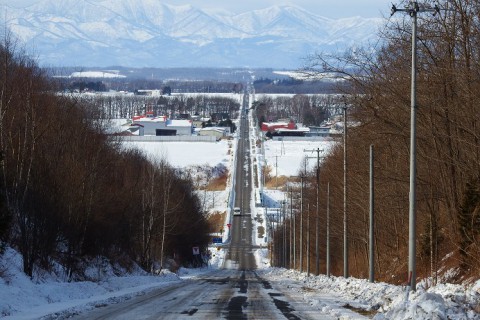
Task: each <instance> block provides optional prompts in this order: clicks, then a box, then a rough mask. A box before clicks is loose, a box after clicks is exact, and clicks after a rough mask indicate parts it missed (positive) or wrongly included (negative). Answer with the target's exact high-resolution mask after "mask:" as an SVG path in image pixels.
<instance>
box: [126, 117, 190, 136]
mask: <svg viewBox="0 0 480 320" xmlns="http://www.w3.org/2000/svg"><path fill="white" fill-rule="evenodd" d="M132 126H138V127H140V130H139V135H141V136H143V135H145V136H191V135H192V133H193V124H192V121H191V120H170V119H168V118H167V117H165V116H160V117H150V116H147V117H138V116H137V117H134V118H133V121H132Z"/></svg>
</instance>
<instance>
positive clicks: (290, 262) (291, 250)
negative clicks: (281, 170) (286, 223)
mask: <svg viewBox="0 0 480 320" xmlns="http://www.w3.org/2000/svg"><path fill="white" fill-rule="evenodd" d="M288 191H289V190H288V185H287V197H288ZM291 194H292V189H290V195H291ZM292 207H293V206H292V196H290V230H289V231H290V236H289V239H290V245H289V246H288V248H289V252H288V268H289V269H291V268H292V253H293V246H294V243H293V239H292V223H293V221H292V219H293V214H292V213H293V208H292Z"/></svg>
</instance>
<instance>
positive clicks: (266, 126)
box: [261, 120, 297, 132]
mask: <svg viewBox="0 0 480 320" xmlns="http://www.w3.org/2000/svg"><path fill="white" fill-rule="evenodd" d="M261 129H262V131H264V132H266V131H268V132H273V131H275V130H277V129H290V130H295V129H297V125H296V124H295V122H293V121H292V120H290V122H286V121H285V122H283V121H281V122H280V121H279V122H263V123H262V127H261Z"/></svg>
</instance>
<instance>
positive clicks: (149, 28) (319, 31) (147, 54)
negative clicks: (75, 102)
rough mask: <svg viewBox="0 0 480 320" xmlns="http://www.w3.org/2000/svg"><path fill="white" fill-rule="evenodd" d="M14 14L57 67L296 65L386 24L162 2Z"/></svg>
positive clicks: (37, 7)
mask: <svg viewBox="0 0 480 320" xmlns="http://www.w3.org/2000/svg"><path fill="white" fill-rule="evenodd" d="M6 12H7V21H6V25H7V26H8V27H9V28H10V29H11V30H12V32H13V33H14V34H16V35H17V36H18V37H19V38H20V39H21V40H22V41H24V42H25V43H26V45H27V48H28V47H29V46H30V47H33V48H35V49H34V51H35V53H36V56H38V60H39V62H40V63H41V64H46V65H55V66H58V65H60V66H72V65H84V66H108V65H123V66H132V67H144V66H151V67H176V66H185V67H203V66H206V67H212V66H217V67H230V66H236V67H242V66H252V67H275V68H296V67H299V66H301V61H302V59H304V58H305V57H306V56H308V55H309V54H311V53H314V52H315V51H323V52H332V51H333V50H336V51H338V50H339V49H340V50H341V49H342V48H344V49H345V48H347V47H349V46H352V45H355V46H359V45H362V44H363V43H367V40H369V39H371V38H372V36H373V35H375V31H376V26H377V25H379V24H380V23H381V20H380V19H364V18H360V17H355V18H351V19H342V20H334V19H328V18H325V17H322V16H319V15H315V14H312V13H310V12H308V11H306V10H304V9H302V8H300V7H298V6H295V5H276V6H272V7H267V8H264V9H259V10H253V11H248V12H244V13H241V14H233V13H229V12H226V11H222V12H221V13H219V12H216V13H212V12H208V11H205V10H201V9H198V8H196V7H194V6H191V5H183V6H176V5H171V4H166V3H163V2H159V1H158V0H98V1H93V0H62V1H56V2H52V1H49V0H43V1H40V2H38V3H36V4H34V5H31V6H28V7H25V8H20V9H14V8H11V7H9V8H8V9H7V10H6ZM1 19H3V17H0V20H1ZM333 44H334V46H333Z"/></svg>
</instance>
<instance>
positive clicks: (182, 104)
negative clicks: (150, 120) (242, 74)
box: [68, 94, 240, 119]
mask: <svg viewBox="0 0 480 320" xmlns="http://www.w3.org/2000/svg"><path fill="white" fill-rule="evenodd" d="M68 96H69V97H71V98H73V99H74V100H77V101H79V102H83V103H88V104H93V105H95V106H96V108H97V110H99V111H100V114H99V115H98V117H100V118H104V119H120V118H131V117H133V116H134V115H141V114H145V112H146V111H147V108H148V109H151V110H153V111H155V112H157V114H159V115H167V116H169V117H172V118H173V119H175V118H176V117H177V116H179V115H180V114H185V113H188V114H190V115H195V114H197V115H202V116H204V117H209V116H210V115H212V114H214V113H227V114H228V115H229V117H230V119H235V118H236V117H237V116H238V110H239V108H240V104H239V102H238V100H236V99H231V98H228V97H222V96H214V95H211V96H210V95H202V94H197V95H194V96H193V95H174V96H161V97H152V96H141V95H138V96H132V95H123V94H117V95H76V94H74V95H68Z"/></svg>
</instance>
